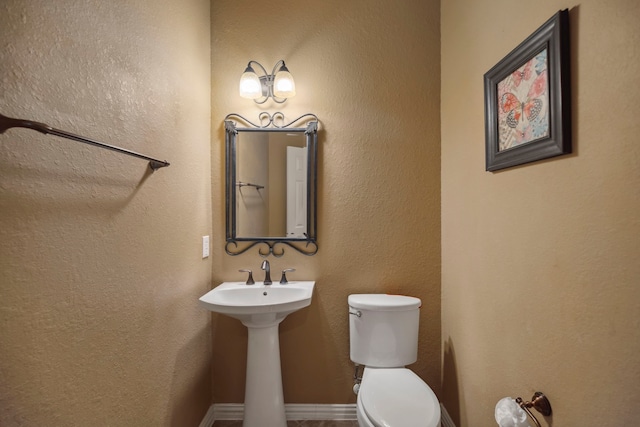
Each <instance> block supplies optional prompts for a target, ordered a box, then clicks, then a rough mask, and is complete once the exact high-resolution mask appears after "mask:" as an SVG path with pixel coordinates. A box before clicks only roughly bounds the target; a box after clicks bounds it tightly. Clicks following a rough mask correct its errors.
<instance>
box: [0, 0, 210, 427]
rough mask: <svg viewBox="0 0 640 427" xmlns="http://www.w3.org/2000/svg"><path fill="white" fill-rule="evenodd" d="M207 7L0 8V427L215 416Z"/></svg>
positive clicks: (77, 4) (175, 421) (68, 1)
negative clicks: (110, 147)
mask: <svg viewBox="0 0 640 427" xmlns="http://www.w3.org/2000/svg"><path fill="white" fill-rule="evenodd" d="M209 28H210V23H209V3H208V2H207V1H202V0H191V1H182V2H172V1H165V0H163V1H143V0H138V1H128V2H126V3H125V2H102V1H93V0H91V1H72V0H61V1H55V2H45V1H17V0H16V1H13V0H8V1H7V0H5V1H3V2H2V3H0V64H1V66H0V82H2V90H0V112H1V113H2V114H5V115H8V116H14V117H22V118H28V119H33V120H37V121H42V122H45V123H48V124H50V125H51V126H54V127H57V128H60V129H65V130H68V131H71V132H74V133H78V134H82V135H87V136H90V137H93V138H95V139H97V140H102V141H105V142H109V143H112V144H115V145H120V146H123V147H125V148H129V149H132V150H136V151H139V152H142V153H145V154H149V155H152V156H154V155H155V156H158V157H159V158H161V159H165V158H166V159H167V160H169V161H170V162H171V166H170V167H168V168H165V169H162V170H159V171H157V172H155V173H153V174H149V173H147V163H146V162H145V161H142V160H139V159H134V158H131V157H126V156H122V155H120V154H117V153H113V152H110V151H106V150H101V149H98V148H94V147H89V146H85V145H82V144H79V143H77V142H72V141H69V140H65V139H61V138H58V137H55V136H45V135H41V134H39V133H37V132H34V131H31V130H27V129H11V130H8V131H7V132H5V133H4V134H3V135H0V425H2V426H7V427H9V426H44V425H46V426H89V425H91V426H101V425H112V426H145V425H147V426H151V425H153V426H160V425H177V426H178V425H179V426H189V425H191V426H195V425H198V423H199V422H200V421H201V420H202V417H203V415H204V413H205V411H206V409H207V407H208V405H209V403H210V399H211V391H210V390H211V382H210V359H211V340H210V333H209V328H210V317H209V315H208V313H206V312H205V311H203V310H201V309H200V308H199V307H198V306H197V303H196V302H197V298H198V297H199V296H200V295H202V294H203V293H205V292H206V290H207V289H208V288H209V287H210V280H211V262H210V260H202V259H201V253H200V250H201V249H200V248H201V243H200V242H201V240H200V239H201V236H202V235H205V234H210V233H211V198H210V179H209V178H210V174H211V172H210V167H211V165H210V144H209V136H210V95H209V94H210V49H209V46H210V41H209V39H210V37H209Z"/></svg>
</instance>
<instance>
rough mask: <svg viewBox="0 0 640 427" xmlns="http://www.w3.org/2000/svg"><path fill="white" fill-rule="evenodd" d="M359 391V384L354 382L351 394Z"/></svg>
mask: <svg viewBox="0 0 640 427" xmlns="http://www.w3.org/2000/svg"><path fill="white" fill-rule="evenodd" d="M359 391H360V384H354V385H353V394H358V392H359Z"/></svg>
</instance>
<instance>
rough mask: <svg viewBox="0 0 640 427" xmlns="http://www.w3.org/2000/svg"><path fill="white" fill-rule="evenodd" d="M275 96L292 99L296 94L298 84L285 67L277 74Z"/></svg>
mask: <svg viewBox="0 0 640 427" xmlns="http://www.w3.org/2000/svg"><path fill="white" fill-rule="evenodd" d="M273 94H274V95H275V96H277V97H278V98H291V97H292V96H295V94H296V84H295V82H294V81H293V76H292V75H291V73H290V72H289V70H287V67H285V66H284V65H283V66H282V67H280V70H278V72H277V73H276V77H275V79H274V81H273Z"/></svg>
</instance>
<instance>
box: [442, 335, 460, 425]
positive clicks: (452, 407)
mask: <svg viewBox="0 0 640 427" xmlns="http://www.w3.org/2000/svg"><path fill="white" fill-rule="evenodd" d="M442 403H443V405H444V407H445V408H446V409H447V412H448V413H449V416H450V417H451V420H452V421H453V422H454V423H455V425H457V426H459V425H460V392H459V390H458V370H457V368H456V352H455V350H454V348H453V342H451V338H447V341H445V343H444V355H443V358H442Z"/></svg>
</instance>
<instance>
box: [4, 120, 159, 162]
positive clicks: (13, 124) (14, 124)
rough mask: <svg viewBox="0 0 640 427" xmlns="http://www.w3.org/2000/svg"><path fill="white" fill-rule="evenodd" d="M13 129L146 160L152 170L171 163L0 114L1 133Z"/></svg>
mask: <svg viewBox="0 0 640 427" xmlns="http://www.w3.org/2000/svg"><path fill="white" fill-rule="evenodd" d="M11 128H26V129H31V130H35V131H38V132H40V133H43V134H45V135H46V134H51V135H56V136H59V137H62V138H67V139H71V140H73V141H78V142H82V143H83V144H89V145H93V146H95V147H100V148H106V149H107V150H111V151H117V152H118V153H122V154H126V155H127V156H133V157H137V158H139V159H144V160H147V161H148V162H149V167H150V168H151V169H152V170H154V171H155V170H156V169H160V168H164V167H166V166H169V162H167V161H166V160H164V161H163V160H158V159H154V158H153V157H149V156H145V155H144V154H140V153H136V152H135V151H130V150H126V149H124V148H120V147H116V146H114V145H109V144H105V143H103V142H98V141H95V140H93V139H89V138H85V137H84V136H80V135H75V134H73V133H70V132H65V131H63V130H60V129H55V128H52V127H51V126H49V125H46V124H44V123H38V122H32V121H30V120H22V119H12V118H11V117H7V116H3V115H2V114H0V133H4V131H6V130H7V129H11Z"/></svg>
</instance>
